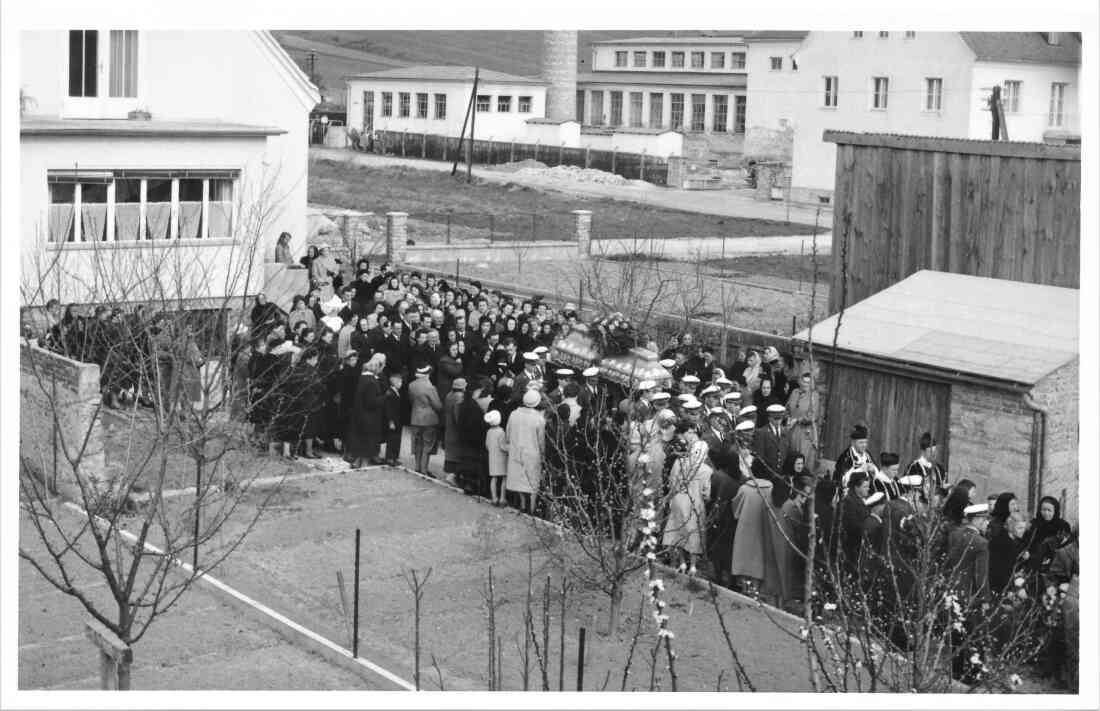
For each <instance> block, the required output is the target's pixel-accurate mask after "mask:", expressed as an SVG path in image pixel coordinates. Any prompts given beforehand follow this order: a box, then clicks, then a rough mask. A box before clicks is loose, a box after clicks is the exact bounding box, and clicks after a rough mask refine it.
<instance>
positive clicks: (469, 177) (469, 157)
mask: <svg viewBox="0 0 1100 711" xmlns="http://www.w3.org/2000/svg"><path fill="white" fill-rule="evenodd" d="M478 74H479V70H478V68H477V67H474V93H473V94H471V95H470V100H471V101H472V102H473V110H472V111H471V112H470V142H469V143H467V144H466V182H467V183H472V182H474V136H475V135H476V134H474V126H475V125H476V123H477V82H478ZM490 101H491V99H490Z"/></svg>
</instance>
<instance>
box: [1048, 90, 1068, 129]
mask: <svg viewBox="0 0 1100 711" xmlns="http://www.w3.org/2000/svg"><path fill="white" fill-rule="evenodd" d="M1065 98H1066V84H1063V83H1061V82H1054V83H1053V84H1051V85H1050V121H1049V122H1048V123H1049V124H1050V125H1051V126H1055V127H1057V126H1061V125H1062V119H1063V117H1064V116H1063V113H1062V112H1063V109H1064V105H1065Z"/></svg>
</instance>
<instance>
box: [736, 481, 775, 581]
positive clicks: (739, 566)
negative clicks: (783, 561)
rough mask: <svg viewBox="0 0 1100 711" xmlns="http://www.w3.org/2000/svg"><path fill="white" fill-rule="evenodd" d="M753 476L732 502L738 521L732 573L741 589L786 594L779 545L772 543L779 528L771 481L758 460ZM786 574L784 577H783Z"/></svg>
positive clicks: (742, 486)
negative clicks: (773, 506)
mask: <svg viewBox="0 0 1100 711" xmlns="http://www.w3.org/2000/svg"><path fill="white" fill-rule="evenodd" d="M750 468H751V469H752V470H753V472H752V474H753V478H751V479H749V480H747V481H746V482H745V483H744V484H742V485H741V488H740V489H738V491H737V495H736V496H734V497H733V501H732V502H731V503H730V505H731V506H732V508H733V517H734V518H735V519H736V520H737V532H736V534H735V535H734V537H733V559H732V564H731V565H730V572H732V573H733V575H734V576H735V577H736V578H738V579H739V582H740V583H741V586H742V591H743V592H745V593H746V594H749V595H753V594H754V593H756V592H760V593H763V594H771V595H775V596H777V597H783V596H784V594H783V590H782V588H783V587H784V585H783V584H782V580H781V579H780V576H781V575H783V574H784V573H785V571H781V570H780V566H779V558H778V556H777V555H776V551H777V546H775V545H773V538H775V537H776V536H775V535H774V534H775V533H776V532H774V531H773V530H772V529H773V528H774V527H776V525H777V524H776V523H775V517H774V514H775V513H776V512H775V510H774V509H773V508H772V491H771V489H772V483H771V481H769V480H768V479H767V478H766V474H765V473H764V472H763V471H762V470H761V468H760V466H759V464H758V463H754V464H752V465H750ZM784 577H785V576H784Z"/></svg>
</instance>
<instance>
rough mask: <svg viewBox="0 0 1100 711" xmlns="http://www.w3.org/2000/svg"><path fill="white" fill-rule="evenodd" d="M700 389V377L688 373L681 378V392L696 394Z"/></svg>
mask: <svg viewBox="0 0 1100 711" xmlns="http://www.w3.org/2000/svg"><path fill="white" fill-rule="evenodd" d="M698 389H699V377H698V376H697V375H692V374H691V373H688V374H687V375H685V376H684V377H682V378H680V392H683V393H690V394H691V395H694V394H695V391H696V390H698Z"/></svg>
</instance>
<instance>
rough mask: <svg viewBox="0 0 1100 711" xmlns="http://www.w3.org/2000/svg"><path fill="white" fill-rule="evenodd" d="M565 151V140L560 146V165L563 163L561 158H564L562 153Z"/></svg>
mask: <svg viewBox="0 0 1100 711" xmlns="http://www.w3.org/2000/svg"><path fill="white" fill-rule="evenodd" d="M564 153H565V141H562V142H561V145H560V146H558V165H561V158H562V155H563V154H564Z"/></svg>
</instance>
